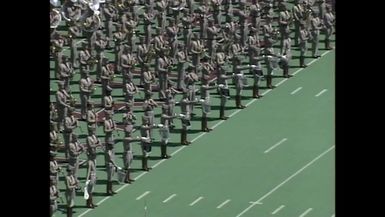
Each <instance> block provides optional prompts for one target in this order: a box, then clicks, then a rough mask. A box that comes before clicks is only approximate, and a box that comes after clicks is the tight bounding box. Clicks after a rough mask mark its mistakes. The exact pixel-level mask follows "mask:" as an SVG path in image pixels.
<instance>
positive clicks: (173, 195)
mask: <svg viewBox="0 0 385 217" xmlns="http://www.w3.org/2000/svg"><path fill="white" fill-rule="evenodd" d="M175 196H176V194H172V195H170V196H169V197H168V198H167V199H165V200H164V201H163V203H167V201H169V200H171V199H172V198H173V197H175Z"/></svg>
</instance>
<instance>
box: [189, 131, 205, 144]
mask: <svg viewBox="0 0 385 217" xmlns="http://www.w3.org/2000/svg"><path fill="white" fill-rule="evenodd" d="M205 134H206V132H203V133H201V134H200V135H199V136H197V137H195V138H194V139H193V140H191V142H195V141H196V140H198V139H199V138H201V137H202V136H203V135H205ZM184 147H186V146H184Z"/></svg>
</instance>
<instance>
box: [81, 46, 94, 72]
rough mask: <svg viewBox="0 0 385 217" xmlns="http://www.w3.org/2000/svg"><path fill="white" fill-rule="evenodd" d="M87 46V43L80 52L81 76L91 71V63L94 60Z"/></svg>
mask: <svg viewBox="0 0 385 217" xmlns="http://www.w3.org/2000/svg"><path fill="white" fill-rule="evenodd" d="M87 46H88V45H87V43H83V49H82V50H81V51H80V52H79V62H80V74H84V73H85V72H86V71H90V70H91V67H90V61H91V60H92V58H91V53H90V51H89V49H88V48H87Z"/></svg>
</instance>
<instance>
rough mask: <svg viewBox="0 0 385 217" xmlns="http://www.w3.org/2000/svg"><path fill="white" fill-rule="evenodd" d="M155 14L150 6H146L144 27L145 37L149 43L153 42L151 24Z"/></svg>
mask: <svg viewBox="0 0 385 217" xmlns="http://www.w3.org/2000/svg"><path fill="white" fill-rule="evenodd" d="M154 18H155V16H154V14H153V13H152V12H151V10H150V9H149V8H148V7H145V12H144V13H143V25H144V27H143V29H144V38H145V42H146V44H147V45H149V44H150V42H151V26H152V22H153V20H154Z"/></svg>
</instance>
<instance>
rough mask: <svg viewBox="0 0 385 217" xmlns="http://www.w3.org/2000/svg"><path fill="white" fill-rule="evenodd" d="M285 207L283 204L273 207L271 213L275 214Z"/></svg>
mask: <svg viewBox="0 0 385 217" xmlns="http://www.w3.org/2000/svg"><path fill="white" fill-rule="evenodd" d="M284 207H285V205H281V206H280V207H278V208H277V209H275V210H274V211H273V212H272V213H271V214H273V215H275V214H276V213H277V212H279V211H280V210H281V209H283V208H284Z"/></svg>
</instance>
